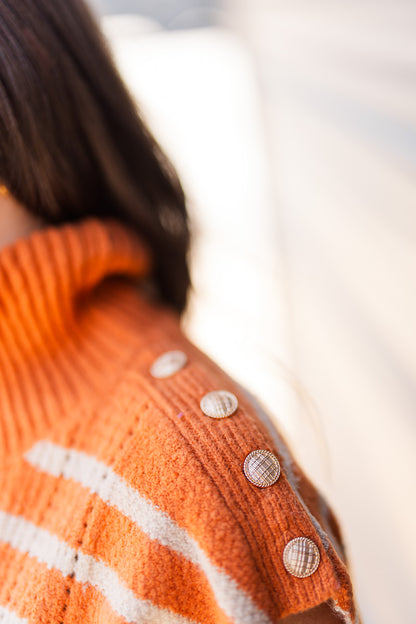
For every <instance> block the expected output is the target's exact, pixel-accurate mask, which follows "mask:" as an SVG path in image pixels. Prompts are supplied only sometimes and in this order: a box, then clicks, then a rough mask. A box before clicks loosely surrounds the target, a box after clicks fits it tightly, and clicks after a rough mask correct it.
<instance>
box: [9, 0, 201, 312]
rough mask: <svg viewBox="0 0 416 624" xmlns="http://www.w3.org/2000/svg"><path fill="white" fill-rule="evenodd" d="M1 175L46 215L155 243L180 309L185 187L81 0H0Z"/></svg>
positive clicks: (159, 276) (168, 290) (160, 276)
mask: <svg viewBox="0 0 416 624" xmlns="http://www.w3.org/2000/svg"><path fill="white" fill-rule="evenodd" d="M0 179H1V181H2V183H3V184H5V185H6V186H7V187H8V189H9V190H10V192H11V193H12V194H13V195H14V196H15V197H16V198H17V199H18V200H19V201H20V202H21V203H22V204H23V205H24V206H25V207H26V208H27V209H28V210H29V211H30V212H31V213H33V214H35V215H37V216H39V217H41V218H42V219H43V220H45V221H46V222H50V223H60V222H65V221H74V220H77V219H81V218H84V217H87V216H92V215H94V216H101V217H115V218H118V219H121V220H123V221H125V222H128V223H129V224H130V225H131V227H133V228H136V229H137V230H138V232H139V233H140V234H141V236H142V237H143V238H144V239H145V240H146V241H147V242H148V244H149V245H150V247H151V248H152V250H153V252H154V258H155V273H154V275H155V281H156V283H157V285H158V288H159V292H160V296H161V297H162V298H163V299H164V300H165V301H166V302H168V303H170V304H171V305H172V306H173V307H174V308H175V309H176V310H178V311H179V312H182V311H183V309H184V307H185V304H186V298H187V293H188V289H189V286H190V278H189V270H188V263H187V255H188V248H189V238H190V237H189V224H188V217H187V212H186V205H185V197H184V193H183V190H182V187H181V184H180V182H179V180H178V177H177V175H176V173H175V170H174V168H173V167H172V165H171V163H170V162H169V160H168V159H167V158H166V156H165V154H164V153H163V151H162V150H161V148H160V147H159V145H158V144H157V142H156V141H155V139H154V138H153V136H152V135H151V133H150V132H149V130H148V128H147V127H146V125H145V124H144V122H143V121H142V119H141V117H140V114H139V113H138V111H137V107H136V105H135V104H134V102H133V100H132V98H131V96H130V95H129V93H128V91H127V89H126V87H125V85H124V83H123V81H122V79H121V78H120V75H119V73H118V71H117V70H116V68H115V65H114V62H113V60H112V57H111V54H110V52H109V49H108V47H107V44H106V42H105V39H104V37H103V36H102V34H101V32H100V30H99V28H98V26H97V24H96V22H95V20H94V17H93V16H92V14H91V12H90V10H89V9H88V8H87V6H86V5H85V3H84V2H83V0H0Z"/></svg>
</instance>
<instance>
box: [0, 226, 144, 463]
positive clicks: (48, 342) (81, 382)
mask: <svg viewBox="0 0 416 624" xmlns="http://www.w3.org/2000/svg"><path fill="white" fill-rule="evenodd" d="M150 267H151V254H150V252H149V250H148V248H147V247H146V245H145V244H144V243H143V241H142V240H141V239H140V238H139V237H138V236H137V235H136V234H135V233H133V232H131V231H130V230H129V229H128V228H127V227H126V226H123V225H122V224H121V223H119V222H117V221H113V220H98V219H95V218H90V219H86V220H83V221H80V222H77V223H72V224H66V225H63V226H58V227H55V226H53V227H47V228H45V229H43V230H38V231H35V232H33V233H32V234H31V235H30V236H29V237H27V238H24V239H20V240H18V241H16V242H15V243H14V244H12V245H9V246H7V247H4V248H3V249H1V250H0V410H1V411H0V454H1V455H2V456H3V457H4V455H5V454H6V453H8V452H11V451H13V450H18V449H19V448H21V447H22V446H23V447H24V446H25V445H26V444H28V443H30V442H31V440H32V439H33V437H34V436H36V435H40V433H41V432H42V431H44V430H45V427H47V426H48V425H51V424H52V423H53V422H54V421H55V419H56V418H57V417H58V416H57V415H58V414H59V412H60V411H61V412H65V410H69V409H70V408H71V409H74V408H76V407H77V405H79V407H80V409H81V408H82V405H81V404H82V398H83V396H84V395H85V392H93V391H98V389H99V386H100V384H102V383H103V380H104V379H105V376H106V375H107V377H108V369H109V366H111V365H112V363H114V365H116V363H117V344H116V342H112V334H114V332H117V324H119V323H120V319H119V318H116V317H117V313H112V314H110V313H108V314H101V315H100V310H99V308H100V306H99V301H103V302H104V301H106V305H107V307H108V305H112V306H113V308H116V307H117V305H116V304H117V301H111V293H115V294H114V297H116V292H118V291H117V287H116V290H114V288H115V286H116V285H117V280H116V281H114V280H107V279H106V278H109V277H110V276H115V275H117V276H124V277H130V278H139V277H145V276H148V275H149V273H150ZM107 284H108V286H107ZM120 284H124V289H126V287H127V285H126V284H127V283H126V280H121V281H120V280H118V286H120ZM128 288H129V289H130V291H131V290H132V286H131V283H129V285H128ZM118 290H120V288H119V289H118ZM121 290H122V291H123V289H121ZM133 290H134V289H133ZM97 293H100V294H99V295H97ZM106 293H107V295H106ZM114 297H113V298H114ZM94 315H95V316H94ZM112 322H113V323H114V326H112ZM100 324H101V325H100ZM100 327H101V329H102V330H103V331H101V333H100V331H99V329H100ZM87 334H88V335H87ZM1 455H0V459H1Z"/></svg>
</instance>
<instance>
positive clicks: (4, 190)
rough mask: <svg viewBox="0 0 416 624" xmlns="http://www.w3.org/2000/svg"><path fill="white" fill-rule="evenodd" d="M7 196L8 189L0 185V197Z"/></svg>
mask: <svg viewBox="0 0 416 624" xmlns="http://www.w3.org/2000/svg"><path fill="white" fill-rule="evenodd" d="M8 194H9V189H8V188H7V186H4V184H1V185H0V195H8Z"/></svg>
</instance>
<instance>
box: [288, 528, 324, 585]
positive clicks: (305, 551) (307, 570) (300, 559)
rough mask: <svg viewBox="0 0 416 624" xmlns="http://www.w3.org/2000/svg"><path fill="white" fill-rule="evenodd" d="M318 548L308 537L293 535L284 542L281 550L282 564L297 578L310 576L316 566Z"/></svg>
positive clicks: (318, 559) (318, 558) (318, 557)
mask: <svg viewBox="0 0 416 624" xmlns="http://www.w3.org/2000/svg"><path fill="white" fill-rule="evenodd" d="M320 558H321V556H320V554H319V548H318V546H317V545H316V544H315V542H313V541H312V540H311V539H309V538H308V537H295V539H292V540H290V542H288V544H286V546H285V549H284V551H283V564H284V566H285V568H286V570H287V571H288V572H289V573H290V574H291V575H292V576H296V577H298V578H305V577H306V576H310V575H311V574H313V573H314V572H315V570H316V569H317V568H318V565H319V561H320Z"/></svg>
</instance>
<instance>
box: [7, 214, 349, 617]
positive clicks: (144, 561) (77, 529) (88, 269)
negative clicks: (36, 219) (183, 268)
mask: <svg viewBox="0 0 416 624" xmlns="http://www.w3.org/2000/svg"><path fill="white" fill-rule="evenodd" d="M150 271H151V257H150V253H149V251H148V250H147V248H146V246H145V245H144V244H143V242H142V241H141V240H140V239H139V238H138V237H137V235H136V234H133V233H132V232H131V231H129V230H128V229H127V228H126V227H124V226H122V225H121V224H119V223H117V222H115V221H100V220H98V219H86V220H84V221H81V222H78V223H76V224H67V225H64V226H59V227H47V228H45V229H44V230H40V231H37V232H34V233H32V234H31V235H30V236H29V237H28V238H26V239H21V240H19V241H17V242H16V243H14V244H13V245H11V246H8V247H6V248H4V249H2V250H1V251H0V375H1V378H0V383H1V386H0V446H1V453H0V461H1V466H0V480H1V482H0V622H10V623H13V624H20V623H33V624H35V623H36V624H39V623H56V624H61V623H64V624H70V623H83V624H104V623H105V624H125V623H126V622H131V623H143V624H156V623H158V624H159V623H160V624H191V623H199V624H271V623H274V622H276V621H278V620H279V619H280V618H282V617H284V616H286V615H288V614H290V613H296V612H300V611H303V610H306V609H308V608H310V607H313V606H315V605H318V604H320V603H322V602H324V601H329V602H330V604H331V605H332V606H333V608H334V609H335V610H337V611H338V613H339V614H340V615H341V616H342V617H343V619H344V621H345V622H346V623H350V624H356V623H357V622H358V621H359V619H358V615H357V614H356V610H355V606H354V602H353V595H352V589H351V583H350V578H349V575H348V572H347V568H346V566H345V563H344V556H343V552H342V547H341V546H337V544H338V542H339V541H340V536H339V531H338V527H337V523H336V521H335V519H334V517H333V515H332V514H331V512H330V510H329V509H328V507H326V506H325V504H324V501H323V500H322V498H321V497H320V496H319V495H318V493H317V492H316V490H315V489H314V488H313V486H312V485H311V484H310V483H309V482H308V480H307V479H306V478H305V476H304V475H303V474H302V473H301V471H300V469H299V468H298V466H297V465H296V464H295V463H294V462H293V460H292V459H291V457H290V455H289V452H288V450H287V448H286V446H285V445H284V443H283V441H282V440H281V439H280V437H279V435H278V433H277V432H276V431H275V430H274V429H273V427H271V426H270V424H269V423H268V421H267V418H266V416H265V415H264V413H263V412H262V410H261V407H260V406H259V405H257V404H255V403H254V402H253V399H251V398H249V396H248V395H247V393H246V392H245V391H244V390H243V389H242V388H240V387H239V386H238V385H237V384H236V383H235V382H234V381H232V380H231V379H230V378H229V377H228V376H227V375H226V374H225V373H224V372H223V371H222V370H221V369H220V368H219V367H218V366H216V365H215V364H214V363H213V362H212V361H211V360H210V359H209V358H208V357H207V356H206V355H204V354H203V353H202V352H201V351H199V350H198V349H197V348H196V346H195V345H193V344H192V343H191V342H190V341H189V340H188V339H187V338H186V337H185V336H184V335H183V333H182V331H181V329H180V326H179V320H178V317H177V315H176V314H175V313H173V312H172V311H171V310H170V309H168V308H167V307H166V306H164V305H162V304H160V303H155V302H154V301H152V300H151V298H150V295H149V294H145V292H146V289H145V288H142V289H141V288H140V286H138V282H140V279H141V278H143V279H144V278H146V276H148V275H149V272H150ZM171 351H176V352H180V353H176V354H175V353H174V354H173V355H172V354H171V355H170V356H166V357H165V358H164V359H163V358H162V359H159V360H158V358H159V357H160V356H161V355H162V354H164V353H166V352H171ZM219 391H226V392H228V393H232V394H226V395H221V393H220V392H219ZM210 392H214V393H215V394H214V395H210V396H208V397H206V395H207V394H208V393H210ZM204 397H206V398H205V399H204V401H202V404H201V399H203V398H204ZM221 398H222V399H223V400H222V401H221ZM221 410H225V412H224V411H223V412H221ZM227 414H229V415H227ZM212 416H214V417H212ZM218 416H227V417H224V418H220V417H218ZM255 450H260V451H262V453H260V454H257V455H256V454H254V455H251V456H250V458H251V459H249V460H247V459H246V458H247V457H248V455H249V454H250V453H251V452H252V451H255ZM264 451H268V452H269V453H264ZM250 462H251V463H250ZM279 465H280V470H281V472H280V476H278V468H279ZM277 477H278V478H277ZM297 538H307V540H298V539H297ZM294 540H295V541H294ZM335 548H337V550H335ZM337 551H338V552H337Z"/></svg>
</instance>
